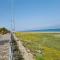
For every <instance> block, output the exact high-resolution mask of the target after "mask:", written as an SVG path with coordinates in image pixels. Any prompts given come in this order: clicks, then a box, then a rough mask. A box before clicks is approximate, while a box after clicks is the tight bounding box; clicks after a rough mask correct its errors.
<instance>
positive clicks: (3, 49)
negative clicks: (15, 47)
mask: <svg viewBox="0 0 60 60" xmlns="http://www.w3.org/2000/svg"><path fill="white" fill-rule="evenodd" d="M9 39H10V36H9V35H8V34H7V35H0V60H9Z"/></svg>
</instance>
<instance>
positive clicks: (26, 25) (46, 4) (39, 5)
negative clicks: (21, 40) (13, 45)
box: [0, 0, 60, 31]
mask: <svg viewBox="0 0 60 60" xmlns="http://www.w3.org/2000/svg"><path fill="white" fill-rule="evenodd" d="M12 2H13V4H12ZM11 5H12V7H11ZM11 8H12V9H13V12H11ZM11 15H13V16H14V19H15V24H16V26H15V27H16V30H17V31H19V30H29V29H30V30H31V29H43V28H44V29H45V28H49V27H50V28H51V27H55V26H56V27H59V26H60V0H13V1H12V0H0V27H7V28H9V29H11Z"/></svg>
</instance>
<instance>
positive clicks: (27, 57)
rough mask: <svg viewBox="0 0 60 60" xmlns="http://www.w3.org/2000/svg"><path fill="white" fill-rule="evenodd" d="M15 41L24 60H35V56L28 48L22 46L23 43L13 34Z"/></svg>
mask: <svg viewBox="0 0 60 60" xmlns="http://www.w3.org/2000/svg"><path fill="white" fill-rule="evenodd" d="M13 36H14V39H15V40H16V42H17V45H18V47H19V50H20V52H21V54H22V56H23V58H24V60H35V59H34V57H33V55H32V54H31V53H30V52H27V50H26V48H25V47H24V46H23V45H22V42H21V41H20V40H18V39H17V37H16V36H15V35H14V34H13Z"/></svg>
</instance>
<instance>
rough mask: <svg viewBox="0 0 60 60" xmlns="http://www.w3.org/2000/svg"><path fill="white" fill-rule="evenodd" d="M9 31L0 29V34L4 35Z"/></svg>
mask: <svg viewBox="0 0 60 60" xmlns="http://www.w3.org/2000/svg"><path fill="white" fill-rule="evenodd" d="M9 32H10V31H9V30H7V29H6V28H4V27H3V28H0V34H6V33H9Z"/></svg>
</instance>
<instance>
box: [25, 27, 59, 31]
mask: <svg viewBox="0 0 60 60" xmlns="http://www.w3.org/2000/svg"><path fill="white" fill-rule="evenodd" d="M25 32H60V28H58V29H40V30H27V31H25Z"/></svg>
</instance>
